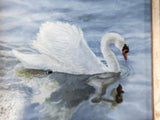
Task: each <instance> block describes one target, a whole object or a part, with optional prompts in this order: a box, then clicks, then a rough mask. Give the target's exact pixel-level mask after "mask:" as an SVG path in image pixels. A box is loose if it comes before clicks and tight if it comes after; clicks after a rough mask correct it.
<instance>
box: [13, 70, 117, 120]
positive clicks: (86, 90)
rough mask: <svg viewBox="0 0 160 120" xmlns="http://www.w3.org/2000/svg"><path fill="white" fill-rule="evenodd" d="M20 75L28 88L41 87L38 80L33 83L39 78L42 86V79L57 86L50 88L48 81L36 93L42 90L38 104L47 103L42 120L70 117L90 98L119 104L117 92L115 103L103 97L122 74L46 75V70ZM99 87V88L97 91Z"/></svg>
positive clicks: (26, 71)
mask: <svg viewBox="0 0 160 120" xmlns="http://www.w3.org/2000/svg"><path fill="white" fill-rule="evenodd" d="M16 75H17V77H21V78H23V80H24V81H21V82H24V83H25V84H28V85H30V83H32V85H34V84H37V81H36V83H34V84H33V81H35V79H37V78H38V79H39V81H38V83H39V84H40V83H41V82H40V81H41V80H46V81H47V82H50V83H49V84H50V85H51V84H53V83H54V85H55V84H56V86H50V88H49V87H48V86H47V85H46V84H47V83H46V81H43V83H41V85H39V86H38V87H39V88H38V87H36V91H38V90H39V94H37V95H36V94H35V95H34V96H33V99H36V100H37V96H39V97H38V98H39V100H38V101H36V100H34V102H38V103H43V105H42V106H43V109H42V111H44V112H43V116H42V117H41V119H42V120H43V119H45V120H50V119H60V120H61V119H62V120H63V119H66V118H69V117H70V116H71V115H72V112H73V111H74V109H75V108H76V107H77V106H78V105H79V104H80V103H82V102H83V101H86V100H88V101H90V98H91V99H94V98H93V97H96V98H102V99H101V101H105V102H108V103H110V102H112V103H113V104H114V105H115V104H116V102H115V101H114V100H113V99H114V98H115V93H113V90H112V97H113V99H112V100H109V99H107V98H103V95H105V94H106V90H107V88H108V87H109V86H111V85H112V84H113V83H115V82H116V80H117V79H118V78H119V76H120V73H103V74H97V75H71V74H65V73H52V74H50V75H47V74H45V71H40V70H29V69H21V68H17V70H16ZM46 78H47V79H46ZM57 83H58V84H57ZM46 86H47V87H46ZM57 86H58V87H57ZM33 87H35V86H32V88H33ZM55 87H56V89H55ZM97 87H98V89H97V90H96V88H97ZM44 91H48V92H47V94H48V93H49V94H48V95H46V94H45V93H44ZM44 94H45V95H44ZM42 96H45V97H42ZM109 96H110V95H109ZM43 98H44V100H43ZM42 101H43V102H42ZM92 101H93V100H91V102H92ZM93 103H95V102H93ZM50 111H52V112H50Z"/></svg>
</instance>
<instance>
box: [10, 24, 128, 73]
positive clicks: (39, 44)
mask: <svg viewBox="0 0 160 120" xmlns="http://www.w3.org/2000/svg"><path fill="white" fill-rule="evenodd" d="M110 43H114V44H115V46H116V47H117V48H119V49H120V50H121V51H122V53H123V55H124V57H125V59H127V52H128V51H129V49H128V46H127V45H126V42H125V41H124V39H123V38H122V37H121V36H120V35H119V34H116V33H108V34H105V35H104V36H103V38H102V40H101V51H102V53H103V56H104V58H105V60H106V61H107V64H108V67H106V66H105V65H104V64H103V63H102V62H101V61H100V60H99V59H98V58H97V57H96V55H95V54H94V53H93V52H92V51H91V50H90V48H89V47H88V45H87V43H86V41H85V39H84V37H83V32H82V30H81V29H80V28H77V27H76V26H74V25H70V24H68V23H62V22H46V23H44V24H42V26H41V27H40V32H39V33H38V34H37V40H34V41H33V42H32V47H33V48H34V49H36V50H38V51H39V53H40V54H26V53H21V52H18V51H16V50H13V53H14V55H15V56H16V57H17V58H18V59H19V60H20V61H21V62H22V63H23V65H24V67H26V68H30V69H43V70H47V69H50V70H52V71H56V72H65V73H71V74H96V73H104V72H120V67H119V63H118V61H117V59H116V57H115V55H114V54H113V52H112V51H111V50H110V48H109V44H110Z"/></svg>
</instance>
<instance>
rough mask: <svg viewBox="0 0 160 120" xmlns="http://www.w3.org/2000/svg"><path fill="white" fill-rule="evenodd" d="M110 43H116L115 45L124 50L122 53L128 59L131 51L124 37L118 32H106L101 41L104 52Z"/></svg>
mask: <svg viewBox="0 0 160 120" xmlns="http://www.w3.org/2000/svg"><path fill="white" fill-rule="evenodd" d="M110 43H114V44H115V46H116V47H117V48H118V49H119V50H120V51H122V54H123V56H124V59H125V60H127V53H128V52H129V47H128V45H127V43H126V41H125V40H124V38H123V37H122V36H121V35H120V34H117V33H106V34H105V35H104V36H103V38H102V41H101V49H102V52H103V51H104V50H105V49H104V48H106V47H107V46H108V45H109V44H110Z"/></svg>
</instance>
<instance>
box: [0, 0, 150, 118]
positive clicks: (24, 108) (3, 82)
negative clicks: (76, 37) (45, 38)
mask: <svg viewBox="0 0 160 120" xmlns="http://www.w3.org/2000/svg"><path fill="white" fill-rule="evenodd" d="M47 21H51V22H52V21H62V22H69V23H70V24H75V25H76V26H79V27H81V28H82V30H83V32H84V37H85V39H86V41H87V43H88V45H89V47H90V48H91V49H92V51H93V52H94V53H95V54H96V55H97V56H98V57H99V58H100V59H102V54H101V51H100V40H101V37H102V36H103V34H104V33H106V32H116V33H119V34H121V35H122V36H124V38H125V40H126V41H127V43H128V45H129V47H130V52H129V54H128V61H127V62H125V61H124V59H123V57H122V55H121V53H120V52H119V51H118V50H117V49H116V48H115V47H114V46H113V45H111V47H112V50H113V51H114V53H115V54H116V56H117V59H118V61H119V63H120V66H121V70H122V73H121V75H120V76H119V77H116V78H115V81H114V82H113V83H112V84H110V86H109V87H108V83H107V82H106V81H107V79H103V80H99V79H97V77H96V76H95V77H94V76H87V75H81V76H75V75H69V74H63V73H53V74H51V75H46V74H45V72H44V71H37V70H27V69H23V68H21V67H20V66H21V63H20V62H19V61H18V60H17V59H16V58H15V57H14V55H13V54H12V53H11V50H12V49H17V50H20V51H32V49H31V48H30V43H31V40H34V39H36V34H37V33H38V31H39V27H40V25H41V24H42V23H44V22H47ZM150 22H151V18H150V0H136V1H133V0H45V1H44V0H39V1H36V0H34V1H33V0H23V1H22V0H2V1H1V2H0V23H1V26H0V120H151V119H152V94H151V93H152V87H151V85H152V83H151V26H150ZM89 78H90V79H91V81H90V82H88V79H89ZM95 79H96V80H95ZM113 79H114V78H113ZM105 80H106V81H105ZM118 84H121V85H122V86H123V89H124V91H125V93H124V94H123V102H122V103H121V104H117V105H111V103H110V102H104V101H102V102H100V103H92V102H91V100H92V99H93V98H94V97H95V96H97V95H98V94H101V93H100V91H101V90H100V89H103V88H104V90H105V91H106V93H105V94H104V95H103V97H105V98H109V99H113V98H112V97H111V96H110V92H111V91H112V89H113V88H116V87H117V86H118Z"/></svg>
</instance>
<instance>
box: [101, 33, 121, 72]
mask: <svg viewBox="0 0 160 120" xmlns="http://www.w3.org/2000/svg"><path fill="white" fill-rule="evenodd" d="M116 41H117V39H116V38H114V37H112V36H104V37H103V38H102V40H101V51H102V54H103V56H104V59H105V60H106V61H107V64H108V68H109V70H110V71H111V72H120V67H119V63H118V61H117V59H116V56H115V54H114V53H113V52H112V51H111V49H110V48H109V44H110V43H114V44H116Z"/></svg>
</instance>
